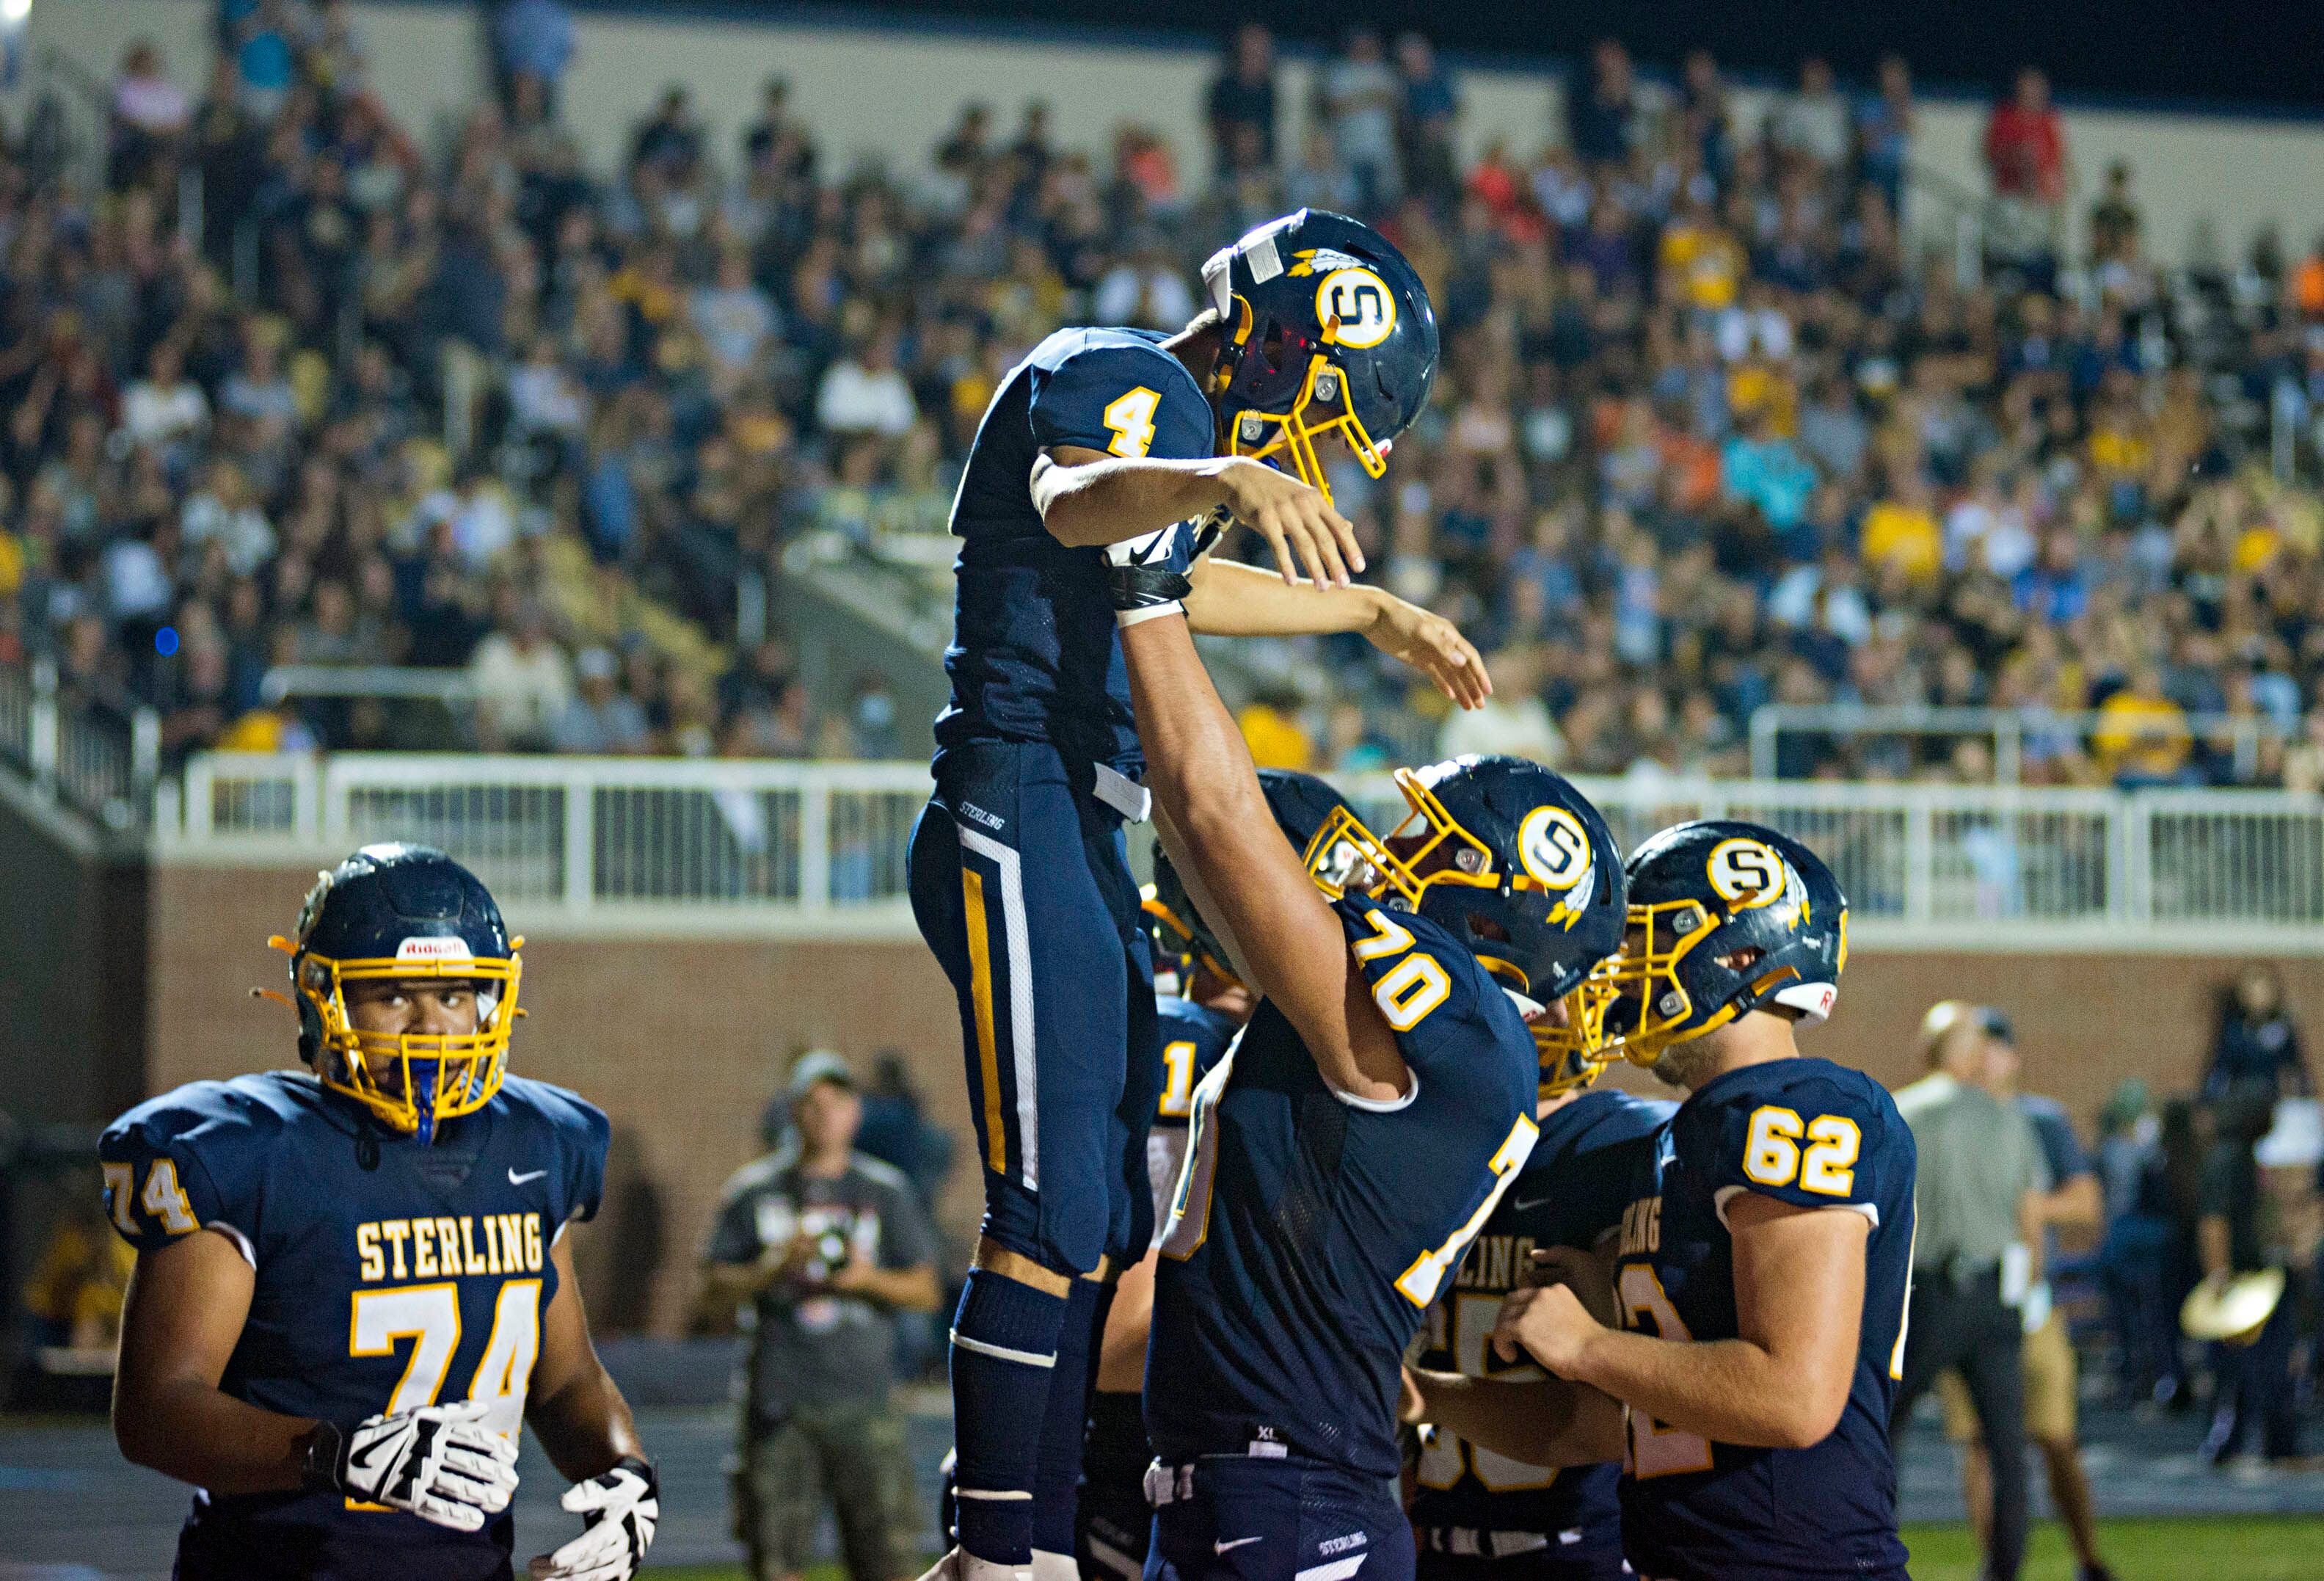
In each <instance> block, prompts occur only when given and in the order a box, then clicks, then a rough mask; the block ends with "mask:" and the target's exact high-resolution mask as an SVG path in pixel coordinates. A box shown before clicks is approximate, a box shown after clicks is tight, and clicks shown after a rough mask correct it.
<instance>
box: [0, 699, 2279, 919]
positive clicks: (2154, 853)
mask: <svg viewBox="0 0 2324 1581" xmlns="http://www.w3.org/2000/svg"><path fill="white" fill-rule="evenodd" d="M0 715H5V709H0ZM1581 784H1582V789H1583V790H1585V791H1586V792H1587V793H1588V794H1589V795H1590V796H1591V798H1592V799H1593V800H1595V801H1596V802H1597V803H1598V805H1599V806H1600V808H1601V809H1603V810H1604V811H1605V813H1606V815H1607V818H1608V820H1609V823H1610V824H1611V825H1612V827H1613V828H1614V832H1615V835H1616V837H1617V838H1618V840H1620V842H1621V843H1622V844H1623V846H1625V847H1626V848H1627V847H1628V846H1634V845H1636V844H1637V842H1638V841H1640V840H1642V839H1643V838H1645V837H1646V836H1647V835H1648V834H1650V833H1652V832H1653V831H1654V830H1655V829H1657V828H1660V827H1665V826H1666V825H1668V824H1671V823H1674V822H1676V821H1678V820H1680V819H1682V818H1701V817H1733V818H1751V819H1754V820H1756V821H1758V822H1762V823H1766V824H1770V825H1773V826H1774V827H1777V828H1781V829H1784V830H1785V831H1787V832H1789V833H1791V834H1793V835H1795V836H1797V837H1800V838H1801V839H1803V840H1804V841H1805V842H1806V843H1807V844H1808V845H1809V846H1812V848H1813V849H1815V850H1816V851H1817V852H1818V853H1819V854H1820V855H1822V856H1823V858H1824V859H1825V860H1826V861H1827V862H1830V863H1831V865H1832V868H1833V870H1834V871H1835V872H1836V873H1837V874H1838V875H1839V877H1840V883H1841V886H1842V887H1843V888H1844V889H1846V891H1847V892H1848V895H1849V905H1850V910H1851V917H1852V925H1853V926H1854V927H1855V928H1857V929H1858V930H1859V931H1860V936H1861V937H1863V938H1865V939H1867V941H1879V940H1883V939H1886V940H1891V941H1894V942H1898V943H1908V942H1915V941H1918V942H1926V943H1932V944H1938V943H1941V944H1948V945H1952V946H1957V947H1961V948H2174V949H2185V948H2238V949H2255V950H2261V951H2267V952H2281V951H2286V950H2292V951H2324V798H2315V797H2301V796H2295V795H2292V794H2288V793H2283V792H2275V791H2179V790H2158V791H2137V792H2124V791H2115V790H2033V789H2020V788H2017V787H2014V786H2000V787H1954V786H1925V785H1889V784H1836V783H1827V782H1822V781H1700V780H1686V781H1681V780H1667V779H1660V778H1650V777H1643V776H1632V777H1628V778H1624V779H1612V780H1585V781H1581ZM1347 789H1348V790H1349V791H1350V793H1351V796H1353V797H1354V798H1355V800H1357V802H1358V803H1359V805H1360V806H1361V807H1362V808H1363V809H1364V810H1365V812H1366V814H1367V816H1368V817H1372V818H1377V819H1379V820H1381V826H1382V827H1384V826H1385V824H1386V823H1387V822H1389V821H1392V820H1393V818H1395V816H1396V815H1397V812H1398V811H1399V810H1400V808H1401V803H1400V801H1399V800H1398V799H1397V795H1396V791H1395V789H1394V787H1393V785H1392V783H1390V782H1389V781H1388V780H1387V779H1386V778H1385V777H1379V776H1374V777H1368V778H1366V779H1362V780H1358V781H1350V782H1349V784H1348V787H1347ZM927 791H928V773H927V769H926V768H925V767H924V766H922V765H921V764H918V763H757V762H726V761H723V760H722V761H709V762H694V761H679V760H666V759H655V760H641V759H609V758H551V757H493V756H478V755H443V756H411V755H401V754H366V753H349V754H339V755H337V756H332V757H302V756H263V755H239V754H202V755H199V756H197V757H195V758H194V759H193V760H192V761H191V763H189V765H188V768H187V770H186V773H185V776H184V780H183V782H182V789H181V791H180V795H179V796H178V797H177V798H175V799H174V803H173V802H172V800H171V799H166V798H165V799H164V802H163V806H164V809H165V811H164V813H163V815H162V816H161V818H158V819H157V837H158V839H159V841H160V842H161V846H162V847H163V849H164V850H165V851H169V852H172V853H175V854H180V855H189V856H193V857H196V858H198V859H212V860H215V859H229V860H231V859H235V857H236V856H237V855H240V856H244V857H248V858H252V859H261V860H271V859H283V858H286V857H288V856H289V855H291V853H294V852H295V853H296V854H297V855H298V856H299V857H300V859H302V860H303V859H305V858H307V857H309V856H312V855H317V854H323V853H337V852H343V851H346V850H347V849H349V848H352V847H353V846H356V845H359V844H362V843H364V842H365V841H370V840H380V839H413V840H424V841H427V842H429V843H431V844H435V845H439V846H443V847H444V848H446V849H447V850H448V851H451V852H452V853H453V854H454V855H457V856H458V857H460V858H461V860H463V861H465V862H467V863H468V864H471V865H472V866H474V867H475V869H476V870H477V872H478V874H480V875H482V876H483V877H484V880H485V882H486V883H490V884H491V885H492V886H493V889H494V890H495V891H496V892H498V893H499V894H500V895H501V896H502V897H503V900H504V901H507V902H508V904H509V905H510V907H511V909H512V912H514V913H515V914H516V915H518V916H519V918H520V919H521V920H530V919H535V918H546V919H547V920H550V921H552V922H556V923H562V924H564V925H567V926H576V927H620V926H624V925H629V924H633V923H634V924H643V923H646V922H649V921H650V922H651V924H652V925H655V926H671V925H675V926H680V927H691V926H698V927H702V928H705V929H717V928H732V927H735V926H738V925H740V926H743V927H747V928H752V929H757V928H770V929H778V930H779V929H786V928H797V929H799V930H802V931H812V930H816V929H841V930H845V931H851V932H867V933H883V932H893V933H898V934H908V932H909V931H910V927H911V924H910V920H909V912H908V904H907V896H908V886H907V873H906V864H905V846H906V844H907V840H908V836H909V833H910V829H911V824H912V819H913V818H914V817H915V816H917V814H918V810H919V808H920V805H921V803H922V802H923V801H924V800H925V799H926V797H927ZM1132 844H1133V846H1143V844H1144V841H1143V839H1142V837H1141V838H1134V839H1133V842H1132Z"/></svg>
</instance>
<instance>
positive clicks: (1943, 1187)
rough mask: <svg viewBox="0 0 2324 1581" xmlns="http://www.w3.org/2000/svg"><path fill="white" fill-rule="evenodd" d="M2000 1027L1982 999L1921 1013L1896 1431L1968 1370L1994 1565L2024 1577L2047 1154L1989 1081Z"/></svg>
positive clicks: (1989, 1570)
mask: <svg viewBox="0 0 2324 1581" xmlns="http://www.w3.org/2000/svg"><path fill="white" fill-rule="evenodd" d="M1988 1036H1989V1034H1988V1032H1987V1026H1986V1022H1985V1019H1984V1017H1983V1015H1982V1014H1981V1013H1980V1012H1979V1011H1978V1007H1977V1006H1975V1005H1971V1004H1965V1003H1961V1002H1960V1001H1959V1000H1953V999H1948V1000H1945V1001H1943V1002H1942V1003H1938V1004H1935V1005H1932V1006H1931V1007H1930V1009H1929V1012H1928V1014H1927V1015H1926V1016H1924V1017H1923V1018H1922V1022H1921V1050H1922V1056H1923V1059H1924V1060H1925V1061H1926V1062H1927V1064H1928V1066H1929V1070H1930V1073H1929V1074H1928V1075H1927V1076H1924V1077H1922V1078H1921V1079H1920V1080H1918V1081H1916V1082H1914V1083H1913V1084H1912V1085H1911V1086H1907V1087H1905V1088H1904V1090H1903V1091H1901V1092H1899V1093H1898V1094H1897V1095H1896V1107H1897V1109H1898V1110H1899V1111H1900V1112H1901V1113H1902V1114H1904V1121H1905V1123H1906V1124H1908V1125H1910V1126H1911V1127H1912V1131H1913V1142H1914V1147H1915V1148H1916V1149H1917V1150H1918V1151H1919V1156H1920V1175H1919V1181H1918V1185H1917V1187H1916V1188H1915V1190H1914V1223H1915V1225H1916V1234H1915V1238H1914V1253H1913V1296H1912V1310H1911V1312H1910V1314H1909V1316H1908V1322H1907V1326H1906V1334H1907V1336H1908V1337H1907V1339H1906V1341H1905V1345H1904V1382H1903V1383H1902V1385H1901V1386H1900V1387H1899V1388H1898V1390H1897V1392H1896V1400H1895V1406H1894V1408H1893V1409H1892V1410H1891V1411H1890V1413H1889V1418H1888V1422H1889V1427H1888V1431H1889V1436H1890V1437H1891V1438H1897V1439H1900V1440H1901V1439H1902V1438H1903V1437H1904V1432H1905V1430H1906V1428H1907V1426H1908V1425H1909V1424H1910V1422H1911V1421H1912V1418H1913V1408H1914V1405H1916V1404H1917V1403H1919V1401H1920V1398H1921V1396H1922V1395H1923V1394H1925V1393H1927V1392H1928V1391H1929V1389H1930V1387H1931V1386H1932V1384H1934V1383H1935V1382H1936V1381H1937V1377H1938V1374H1940V1373H1943V1372H1945V1371H1947V1370H1949V1369H1950V1370H1956V1371H1958V1372H1959V1373H1960V1377H1961V1381H1962V1382H1963V1383H1964V1384H1965V1385H1967V1388H1968V1393H1969V1401H1970V1404H1971V1406H1972V1408H1973V1410H1974V1411H1975V1413H1976V1416H1977V1421H1978V1429H1979V1432H1980V1434H1981V1436H1982V1438H1983V1440H1984V1444H1985V1450H1986V1461H1987V1465H1988V1466H1990V1467H1991V1470H1992V1475H1991V1477H1990V1479H1989V1480H1990V1482H1991V1484H1992V1490H1993V1492H1992V1510H1993V1515H1992V1520H1991V1522H1990V1524H1989V1526H1988V1528H1987V1536H1986V1541H1985V1545H1984V1546H1985V1573H1986V1574H1987V1576H1991V1577H1993V1578H1994V1581H2016V1576H2017V1572H2018V1567H2020V1566H2021V1565H2022V1564H2023V1563H2024V1558H2025V1514H2026V1506H2025V1493H2026V1488H2025V1381H2024V1362H2023V1352H2024V1318H2023V1316H2022V1314H2021V1311H2020V1307H2021V1304H2022V1302H2023V1301H2024V1299H2025V1296H2026V1294H2027V1293H2028V1288H2027V1271H2026V1269H2025V1267H2024V1259H2026V1258H2027V1257H2029V1256H2030V1255H2031V1254H2032V1253H2033V1251H2034V1250H2035V1249H2036V1248H2038V1244H2039V1238H2038V1236H2037V1235H2036V1234H2034V1233H2033V1206H2034V1202H2035V1199H2036V1197H2037V1194H2038V1193H2039V1192H2040V1190H2041V1188H2042V1185H2043V1163H2042V1151H2041V1143H2040V1142H2039V1140H2038V1139H2037V1138H2036V1137H2035V1135H2034V1133H2033V1126H2032V1123H2030V1122H2029V1121H2027V1120H2026V1118H2025V1116H2024V1114H2022V1113H2020V1112H2019V1111H2018V1110H2017V1109H2016V1108H2015V1107H2014V1106H2011V1105H2004V1104H2003V1103H2002V1102H2001V1101H2000V1100H1999V1099H1997V1098H1996V1097H1995V1096H1993V1095H1992V1094H1991V1093H1990V1092H1987V1090H1986V1089H1985V1086H1984V1085H1983V1083H1984V1080H1985V1078H1986V1076H1987V1068H1988V1060H1989V1055H1988V1053H1987V1040H1988ZM2021 1247H2022V1248H2024V1251H2023V1252H2021V1251H2018V1250H2016V1249H2017V1248H2021Z"/></svg>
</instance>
